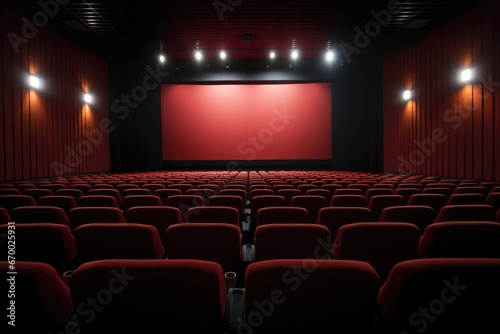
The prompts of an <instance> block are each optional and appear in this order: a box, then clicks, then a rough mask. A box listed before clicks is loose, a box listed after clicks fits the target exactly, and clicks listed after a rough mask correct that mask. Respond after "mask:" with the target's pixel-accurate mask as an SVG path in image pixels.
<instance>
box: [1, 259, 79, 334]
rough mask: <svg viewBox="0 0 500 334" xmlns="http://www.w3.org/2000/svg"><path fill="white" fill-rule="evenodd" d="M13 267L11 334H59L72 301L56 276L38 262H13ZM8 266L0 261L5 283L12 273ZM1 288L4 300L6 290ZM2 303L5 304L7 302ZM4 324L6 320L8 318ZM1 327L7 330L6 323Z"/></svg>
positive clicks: (66, 289) (70, 310)
mask: <svg viewBox="0 0 500 334" xmlns="http://www.w3.org/2000/svg"><path fill="white" fill-rule="evenodd" d="M15 266H16V272H17V274H16V275H15V276H14V277H15V280H14V281H13V282H12V283H13V284H14V283H15V297H13V298H15V299H10V300H15V321H14V322H13V323H15V327H13V328H15V331H12V333H14V332H15V333H50V332H54V333H55V332H57V333H59V332H60V331H61V330H64V326H65V324H66V321H67V320H68V319H69V318H70V316H71V313H72V312H73V301H72V298H71V294H70V290H69V288H68V286H67V285H66V284H64V282H63V281H62V279H61V277H60V274H58V273H57V272H56V270H55V269H54V268H53V267H52V266H50V265H49V264H46V263H41V262H30V261H20V260H17V261H16V265H15ZM8 267H9V263H8V262H7V261H0V272H1V274H2V277H3V278H4V280H6V279H7V281H8V279H9V278H10V277H11V275H10V274H9V272H11V271H12V270H9V268H8ZM7 281H6V283H9V282H10V281H9V282H7ZM4 286H5V288H6V290H5V291H6V297H7V292H8V291H9V290H8V289H7V285H3V284H2V287H4ZM5 300H7V303H8V299H6V298H5ZM9 307H10V305H9ZM8 312H9V311H8ZM7 314H9V313H7ZM4 321H5V322H7V321H10V318H9V316H7V319H4ZM3 328H7V324H5V325H4V327H3ZM7 332H9V331H7Z"/></svg>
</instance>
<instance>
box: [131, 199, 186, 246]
mask: <svg viewBox="0 0 500 334" xmlns="http://www.w3.org/2000/svg"><path fill="white" fill-rule="evenodd" d="M124 215H125V220H126V221H127V223H135V224H146V225H151V226H154V227H156V229H157V230H158V234H159V235H160V237H161V238H162V236H163V234H164V233H165V231H166V230H167V228H168V227H169V226H170V225H173V224H180V223H182V216H181V211H180V210H179V209H178V208H175V207H171V206H134V207H131V208H130V209H128V210H127V211H126V212H125V214H124Z"/></svg>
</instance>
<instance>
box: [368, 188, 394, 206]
mask: <svg viewBox="0 0 500 334" xmlns="http://www.w3.org/2000/svg"><path fill="white" fill-rule="evenodd" d="M393 194H394V191H393V190H392V189H389V188H371V189H368V190H366V193H365V200H366V205H367V206H368V203H370V199H371V198H372V197H373V196H377V195H393ZM396 195H397V194H396Z"/></svg>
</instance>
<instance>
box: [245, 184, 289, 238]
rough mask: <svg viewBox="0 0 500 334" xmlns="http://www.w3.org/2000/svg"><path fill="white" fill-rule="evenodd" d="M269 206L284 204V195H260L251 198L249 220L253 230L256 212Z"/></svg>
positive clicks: (255, 222)
mask: <svg viewBox="0 0 500 334" xmlns="http://www.w3.org/2000/svg"><path fill="white" fill-rule="evenodd" d="M280 191H281V190H280ZM270 206H285V197H283V196H279V195H262V196H255V197H254V198H252V199H251V201H250V221H251V222H252V226H253V230H255V226H256V224H257V214H258V212H259V210H260V209H262V208H267V207H270Z"/></svg>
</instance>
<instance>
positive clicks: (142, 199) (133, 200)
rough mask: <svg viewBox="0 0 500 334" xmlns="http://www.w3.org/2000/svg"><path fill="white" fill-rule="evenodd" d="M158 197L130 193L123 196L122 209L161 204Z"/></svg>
mask: <svg viewBox="0 0 500 334" xmlns="http://www.w3.org/2000/svg"><path fill="white" fill-rule="evenodd" d="M162 205H163V204H162V202H161V199H160V197H158V196H155V195H130V196H126V197H124V198H123V204H122V209H123V211H127V210H128V209H130V208H132V207H134V206H162Z"/></svg>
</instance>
